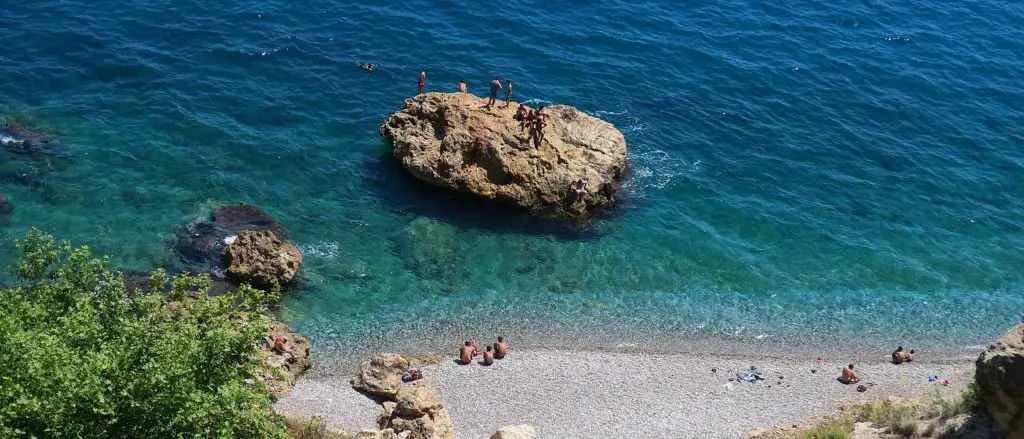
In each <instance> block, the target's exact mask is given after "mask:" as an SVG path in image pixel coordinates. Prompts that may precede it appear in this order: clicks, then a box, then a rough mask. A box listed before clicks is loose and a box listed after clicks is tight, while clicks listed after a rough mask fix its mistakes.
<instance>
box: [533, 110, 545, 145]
mask: <svg viewBox="0 0 1024 439" xmlns="http://www.w3.org/2000/svg"><path fill="white" fill-rule="evenodd" d="M547 126H548V115H547V114H544V105H540V106H538V107H537V111H535V112H534V113H533V126H532V127H531V128H532V132H531V134H532V135H533V139H534V142H533V143H534V145H536V147H537V148H540V144H541V142H543V141H544V128H546V127H547Z"/></svg>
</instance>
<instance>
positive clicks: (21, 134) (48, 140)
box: [0, 122, 54, 155]
mask: <svg viewBox="0 0 1024 439" xmlns="http://www.w3.org/2000/svg"><path fill="white" fill-rule="evenodd" d="M0 144H2V145H3V148H4V149H5V150H7V151H9V152H11V153H13V154H21V155H34V154H46V153H48V152H50V151H52V150H53V146H54V141H53V138H52V137H50V136H47V135H45V134H43V133H40V132H37V131H34V130H32V129H30V128H28V127H26V126H25V125H24V124H21V123H17V122H4V123H3V124H2V125H0Z"/></svg>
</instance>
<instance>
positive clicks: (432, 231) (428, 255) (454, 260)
mask: <svg viewBox="0 0 1024 439" xmlns="http://www.w3.org/2000/svg"><path fill="white" fill-rule="evenodd" d="M395 246H396V248H397V250H398V254H399V256H400V257H401V258H402V260H403V261H404V263H405V266H406V267H407V268H408V269H409V270H411V271H412V272H413V273H416V275H417V276H419V277H420V278H423V279H433V280H448V279H452V278H454V277H455V276H456V275H457V273H458V270H459V268H458V267H459V265H458V264H459V262H458V261H459V259H458V258H459V251H458V247H459V243H458V239H457V233H456V230H455V228H454V227H452V226H450V225H448V224H446V223H443V222H441V221H438V220H435V219H433V218H417V219H415V220H413V221H412V222H411V223H409V225H408V226H406V227H405V229H404V230H402V233H401V234H400V235H399V236H398V237H397V238H396V242H395Z"/></svg>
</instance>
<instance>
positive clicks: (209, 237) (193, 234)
mask: <svg viewBox="0 0 1024 439" xmlns="http://www.w3.org/2000/svg"><path fill="white" fill-rule="evenodd" d="M245 230H252V231H260V230H268V231H271V232H273V233H274V236H276V237H277V238H278V239H281V240H284V241H287V240H288V238H289V236H290V234H289V233H288V230H287V229H285V228H284V226H282V225H281V224H280V223H278V222H277V221H275V220H274V219H273V218H271V217H270V215H268V214H267V213H266V212H264V211H263V210H262V209H260V208H258V207H256V206H253V205H251V204H232V205H227V206H222V207H220V208H218V209H216V210H214V211H213V213H211V214H210V215H209V216H208V217H204V218H199V219H197V220H195V221H193V222H192V223H190V224H189V225H187V226H186V227H183V228H181V229H179V230H177V231H176V232H175V238H174V242H173V247H174V251H175V252H176V253H177V254H178V255H179V256H181V259H182V261H183V262H184V263H185V265H186V266H188V267H190V268H193V269H196V270H200V271H201V270H205V269H208V268H213V269H214V270H215V273H214V274H217V273H216V271H218V270H223V269H224V267H223V266H222V262H223V257H222V254H223V252H224V249H225V248H227V246H228V244H227V243H228V242H229V241H230V240H231V238H232V237H233V236H236V235H238V233H240V232H242V231H245Z"/></svg>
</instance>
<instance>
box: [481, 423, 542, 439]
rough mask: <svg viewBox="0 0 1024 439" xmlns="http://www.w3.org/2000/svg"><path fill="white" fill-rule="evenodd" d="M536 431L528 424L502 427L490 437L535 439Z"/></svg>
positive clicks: (493, 438)
mask: <svg viewBox="0 0 1024 439" xmlns="http://www.w3.org/2000/svg"><path fill="white" fill-rule="evenodd" d="M536 437H537V431H536V430H534V429H533V427H531V426H529V425H514V426H508V427H502V428H501V430H498V431H496V432H495V433H494V434H492V435H491V439H536Z"/></svg>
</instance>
